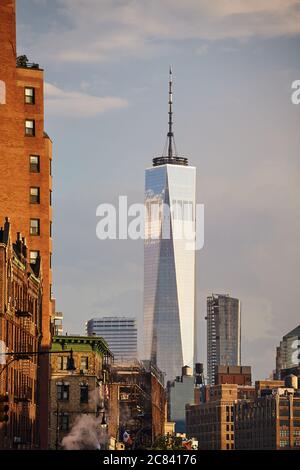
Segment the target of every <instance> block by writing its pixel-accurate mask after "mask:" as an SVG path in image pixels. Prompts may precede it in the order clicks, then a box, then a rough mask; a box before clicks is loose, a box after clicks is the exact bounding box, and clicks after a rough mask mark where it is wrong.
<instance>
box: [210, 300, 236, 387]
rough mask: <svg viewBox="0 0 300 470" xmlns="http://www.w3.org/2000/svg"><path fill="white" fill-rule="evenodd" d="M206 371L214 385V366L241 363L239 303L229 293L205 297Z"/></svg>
mask: <svg viewBox="0 0 300 470" xmlns="http://www.w3.org/2000/svg"><path fill="white" fill-rule="evenodd" d="M206 320H207V372H208V383H209V384H211V385H214V383H215V373H216V366H218V365H224V366H225V365H228V366H239V365H241V305H240V301H239V300H238V299H233V298H232V297H229V295H215V294H212V295H211V296H210V297H207V317H206Z"/></svg>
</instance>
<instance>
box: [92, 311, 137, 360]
mask: <svg viewBox="0 0 300 470" xmlns="http://www.w3.org/2000/svg"><path fill="white" fill-rule="evenodd" d="M86 332H87V335H88V336H94V335H96V336H101V337H102V338H103V339H105V341H106V342H107V344H108V347H109V349H110V351H111V352H112V353H113V355H114V360H115V362H130V361H134V360H136V359H137V356H138V351H137V326H136V320H135V318H133V317H102V318H101V317H100V318H92V319H91V320H89V321H88V322H87V323H86Z"/></svg>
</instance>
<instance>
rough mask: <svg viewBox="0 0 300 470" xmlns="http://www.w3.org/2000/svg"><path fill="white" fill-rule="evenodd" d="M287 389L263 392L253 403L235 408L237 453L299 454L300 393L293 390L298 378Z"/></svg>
mask: <svg viewBox="0 0 300 470" xmlns="http://www.w3.org/2000/svg"><path fill="white" fill-rule="evenodd" d="M295 378H296V377H295ZM287 382H288V380H287ZM288 385H291V386H290V387H277V388H273V389H272V388H266V389H263V388H261V389H260V390H259V394H258V395H257V397H256V398H255V400H254V401H246V400H243V401H239V402H237V403H236V404H235V407H234V429H235V448H236V449H238V450H246V449H251V450H255V449H264V450H267V449H299V450H300V390H299V389H297V388H294V387H293V386H292V385H294V386H295V387H297V378H296V381H293V380H290V383H289V384H288Z"/></svg>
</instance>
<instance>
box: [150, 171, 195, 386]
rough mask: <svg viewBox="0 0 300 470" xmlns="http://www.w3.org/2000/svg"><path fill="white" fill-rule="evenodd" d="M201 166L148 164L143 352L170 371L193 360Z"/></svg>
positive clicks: (178, 372) (172, 374) (176, 373)
mask: <svg viewBox="0 0 300 470" xmlns="http://www.w3.org/2000/svg"><path fill="white" fill-rule="evenodd" d="M195 187H196V168H195V167H190V166H180V165H174V164H165V165H160V166H155V167H153V168H149V169H147V170H146V181H145V205H146V220H145V245H144V357H145V359H149V360H152V361H153V362H154V363H155V364H156V365H157V366H158V367H159V369H160V370H162V371H163V372H164V373H165V374H166V379H167V380H174V379H175V377H177V376H179V375H181V368H182V366H183V365H188V366H193V363H194V324H195V305H194V301H195Z"/></svg>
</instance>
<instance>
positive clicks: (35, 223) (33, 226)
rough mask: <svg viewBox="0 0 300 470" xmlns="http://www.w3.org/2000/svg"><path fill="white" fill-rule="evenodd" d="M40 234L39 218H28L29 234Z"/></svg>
mask: <svg viewBox="0 0 300 470" xmlns="http://www.w3.org/2000/svg"><path fill="white" fill-rule="evenodd" d="M39 234H40V219H30V235H39Z"/></svg>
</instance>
